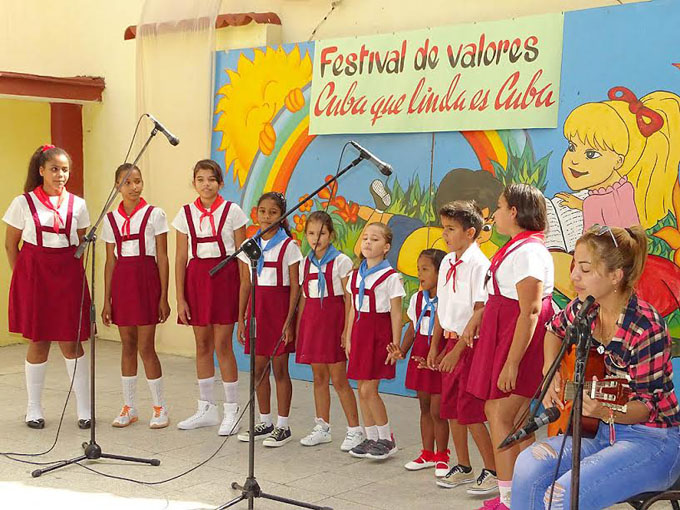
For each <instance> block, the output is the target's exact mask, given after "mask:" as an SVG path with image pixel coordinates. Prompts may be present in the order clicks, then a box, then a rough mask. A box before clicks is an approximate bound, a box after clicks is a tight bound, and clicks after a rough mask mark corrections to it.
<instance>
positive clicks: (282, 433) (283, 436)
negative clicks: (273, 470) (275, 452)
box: [262, 427, 293, 448]
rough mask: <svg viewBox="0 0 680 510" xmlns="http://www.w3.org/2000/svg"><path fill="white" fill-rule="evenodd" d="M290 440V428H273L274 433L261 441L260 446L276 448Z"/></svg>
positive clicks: (291, 436)
mask: <svg viewBox="0 0 680 510" xmlns="http://www.w3.org/2000/svg"><path fill="white" fill-rule="evenodd" d="M292 438H293V435H292V434H291V432H290V428H288V427H286V428H279V427H274V432H272V433H271V434H269V437H267V438H265V440H264V441H262V444H263V445H265V446H269V447H270V448H278V447H279V446H283V445H284V444H286V443H287V442H288V441H290V440H291V439H292Z"/></svg>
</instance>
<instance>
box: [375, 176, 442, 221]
mask: <svg viewBox="0 0 680 510" xmlns="http://www.w3.org/2000/svg"><path fill="white" fill-rule="evenodd" d="M391 191H392V193H391V196H392V203H391V204H390V206H389V207H388V208H387V211H386V212H388V213H392V214H401V215H404V216H410V217H412V218H418V219H419V220H420V221H422V222H423V223H424V224H425V225H430V224H434V223H436V222H437V215H436V214H435V211H434V195H435V193H436V192H437V188H436V187H435V186H434V185H432V186H430V187H429V188H428V187H427V186H423V185H422V184H421V183H420V177H419V176H417V175H416V176H415V177H414V178H413V179H411V180H410V181H409V183H408V186H407V188H406V190H404V189H403V188H402V187H401V184H399V181H398V180H397V179H395V181H394V183H393V184H392V190H391Z"/></svg>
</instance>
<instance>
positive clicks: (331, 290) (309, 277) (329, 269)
mask: <svg viewBox="0 0 680 510" xmlns="http://www.w3.org/2000/svg"><path fill="white" fill-rule="evenodd" d="M334 262H335V259H333V260H331V261H330V262H329V263H328V264H326V269H324V272H323V274H324V276H325V278H326V297H328V296H335V287H334V286H333V263H334ZM310 267H311V262H310V260H309V258H308V257H307V258H305V265H304V269H303V271H304V272H303V273H302V274H304V275H305V277H304V280H303V283H302V287H303V288H302V292H303V294H304V296H305V298H309V287H308V286H309V284H310V283H311V282H312V281H314V280H318V279H319V273H310ZM319 297H321V296H319Z"/></svg>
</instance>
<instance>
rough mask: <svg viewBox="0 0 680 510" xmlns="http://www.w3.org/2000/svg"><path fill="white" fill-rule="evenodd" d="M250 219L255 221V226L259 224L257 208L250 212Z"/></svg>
mask: <svg viewBox="0 0 680 510" xmlns="http://www.w3.org/2000/svg"><path fill="white" fill-rule="evenodd" d="M250 219H251V220H253V224H254V225H257V224H258V222H257V207H253V208H252V209H251V210H250Z"/></svg>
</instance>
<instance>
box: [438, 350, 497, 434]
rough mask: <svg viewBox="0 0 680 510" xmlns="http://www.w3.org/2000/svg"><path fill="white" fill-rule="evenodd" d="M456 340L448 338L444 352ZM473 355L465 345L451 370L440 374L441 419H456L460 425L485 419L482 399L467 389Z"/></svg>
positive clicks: (472, 351) (482, 421)
mask: <svg viewBox="0 0 680 510" xmlns="http://www.w3.org/2000/svg"><path fill="white" fill-rule="evenodd" d="M457 342H458V340H456V339H450V340H449V341H448V344H447V345H446V352H447V353H448V352H450V351H451V350H452V349H453V347H454V346H455V345H456V343H457ZM473 355H474V348H473V349H470V348H468V347H466V348H465V349H463V352H462V353H461V355H460V358H458V363H457V364H456V366H455V368H454V369H453V371H452V372H447V373H443V374H442V398H441V404H440V407H439V417H440V418H442V419H443V420H456V421H458V423H460V424H461V425H473V424H475V423H484V422H485V421H486V415H485V414H484V401H483V400H482V399H479V398H477V397H475V396H474V395H472V394H471V393H469V392H468V391H467V383H468V378H469V376H470V363H471V361H472V357H473Z"/></svg>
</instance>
